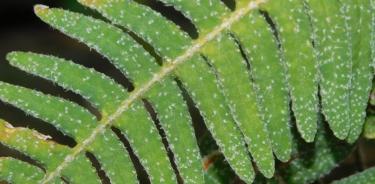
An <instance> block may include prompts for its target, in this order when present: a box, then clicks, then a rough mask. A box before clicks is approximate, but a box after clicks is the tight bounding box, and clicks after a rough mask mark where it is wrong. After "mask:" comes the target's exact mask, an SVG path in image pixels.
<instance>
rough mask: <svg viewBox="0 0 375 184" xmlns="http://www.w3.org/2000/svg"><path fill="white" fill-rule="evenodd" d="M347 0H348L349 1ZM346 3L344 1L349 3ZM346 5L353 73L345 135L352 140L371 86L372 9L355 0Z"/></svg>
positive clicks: (357, 130)
mask: <svg viewBox="0 0 375 184" xmlns="http://www.w3.org/2000/svg"><path fill="white" fill-rule="evenodd" d="M350 2H351V1H350ZM350 2H346V3H347V4H350ZM351 4H353V5H352V6H351V7H350V10H349V11H352V12H351V13H350V15H353V16H352V17H350V20H351V21H350V25H351V30H350V31H351V34H352V56H353V68H352V70H353V76H352V81H351V91H350V92H351V93H350V109H351V114H350V115H351V119H350V121H351V129H350V133H349V136H348V138H347V140H348V142H351V143H353V142H354V141H355V140H357V138H358V136H359V135H360V134H361V132H362V127H363V123H364V121H365V117H366V107H367V102H368V99H369V98H368V97H369V93H370V90H371V85H372V78H373V74H374V69H373V67H372V62H373V61H372V60H371V59H372V56H371V50H373V49H372V48H371V43H370V42H368V41H369V40H371V35H373V30H372V29H375V28H374V26H373V25H371V24H368V23H369V22H371V19H372V16H373V15H372V14H373V11H374V9H372V8H371V4H370V1H356V2H355V3H351Z"/></svg>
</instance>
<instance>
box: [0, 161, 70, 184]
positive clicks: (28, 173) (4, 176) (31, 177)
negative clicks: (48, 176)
mask: <svg viewBox="0 0 375 184" xmlns="http://www.w3.org/2000/svg"><path fill="white" fill-rule="evenodd" d="M0 169H1V172H0V180H3V181H6V182H9V183H16V184H17V183H37V182H38V181H39V180H41V179H42V178H43V175H44V173H43V171H42V169H40V168H38V167H36V166H33V165H30V164H28V163H26V162H23V161H20V160H17V159H14V158H11V157H1V158H0ZM15 171H17V173H14V172H15ZM52 183H53V184H63V181H61V180H60V179H56V181H54V182H52Z"/></svg>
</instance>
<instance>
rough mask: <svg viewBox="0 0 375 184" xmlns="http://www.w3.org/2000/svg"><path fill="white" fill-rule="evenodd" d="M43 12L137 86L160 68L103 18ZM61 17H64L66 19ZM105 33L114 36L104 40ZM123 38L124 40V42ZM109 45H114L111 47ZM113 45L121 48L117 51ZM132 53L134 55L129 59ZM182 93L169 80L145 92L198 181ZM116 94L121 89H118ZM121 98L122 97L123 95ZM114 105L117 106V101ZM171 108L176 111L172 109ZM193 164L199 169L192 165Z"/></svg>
mask: <svg viewBox="0 0 375 184" xmlns="http://www.w3.org/2000/svg"><path fill="white" fill-rule="evenodd" d="M39 16H40V17H41V18H42V19H43V20H44V21H46V22H48V23H50V24H51V25H53V26H54V27H56V28H58V29H60V30H62V31H63V32H65V33H66V34H68V35H71V36H72V37H74V38H79V39H80V40H81V41H83V42H85V43H86V44H87V45H88V46H90V47H93V48H94V49H96V50H97V51H98V52H100V53H101V54H103V55H106V56H107V57H108V58H109V59H110V60H111V61H112V63H113V64H114V65H115V66H117V67H118V68H119V69H120V70H121V71H122V72H123V74H124V75H127V76H129V77H130V78H131V79H132V81H133V83H134V84H135V87H137V86H138V84H141V83H144V80H145V79H148V78H151V76H152V73H154V72H155V71H156V70H157V69H158V68H159V66H157V64H156V62H155V61H153V60H154V59H153V58H152V57H151V56H150V55H149V54H145V51H144V50H143V48H141V46H140V45H138V44H137V43H134V41H133V40H130V38H128V37H126V35H125V34H123V33H122V32H120V31H119V30H118V29H117V28H115V27H113V26H110V25H108V24H106V23H104V22H102V21H97V20H94V19H92V18H89V17H85V16H82V15H78V14H75V13H71V12H68V11H63V10H57V9H56V10H53V9H52V10H50V11H49V12H48V13H43V14H39ZM59 17H64V19H61V18H59ZM77 17H79V21H76V19H77ZM67 25H69V26H67ZM77 25H80V26H77ZM92 27H96V28H97V30H94V31H93V32H90V33H89V34H87V33H86V31H85V30H87V29H90V28H92ZM101 35H112V36H111V37H109V39H105V41H102V40H103V39H101ZM119 40H123V42H121V41H119ZM108 45H112V46H113V47H111V48H110V47H108ZM109 48H110V49H109ZM113 48H118V49H114V51H113ZM116 51H117V52H116ZM130 53H131V54H132V55H133V56H134V57H132V58H130V59H126V58H127V56H128V55H129V54H130ZM180 93H181V92H180V91H179V89H178V87H177V84H176V83H175V82H172V81H171V80H166V81H165V82H164V83H162V85H158V86H154V88H153V89H152V91H150V92H148V93H147V94H145V96H146V97H147V98H149V99H150V101H151V102H152V104H153V106H154V107H155V110H156V111H157V113H158V114H161V116H159V120H160V122H161V125H162V126H163V128H164V130H165V132H166V135H167V138H168V140H169V143H170V145H171V146H170V148H171V150H172V151H173V152H174V154H175V158H176V162H177V166H178V167H179V169H180V173H181V175H182V176H183V177H184V179H185V180H186V181H190V180H192V181H195V182H197V181H201V180H202V178H203V175H202V173H203V172H202V169H201V161H200V155H199V152H198V147H197V143H196V141H195V135H194V134H193V132H194V131H193V129H192V126H191V120H190V119H189V115H188V111H187V107H186V106H185V105H184V104H185V103H184V101H183V99H182V97H181V94H180ZM113 94H118V93H116V92H114V93H113ZM121 98H122V97H119V99H121ZM109 101H111V100H106V102H109ZM111 105H112V106H115V104H111ZM172 105H173V106H172ZM171 108H172V109H174V111H171V110H172V109H171ZM176 122H179V123H176ZM186 148H190V151H191V152H190V153H187V152H186V151H187V150H186ZM193 165H194V168H195V169H191V168H192V166H193ZM185 175H186V176H185Z"/></svg>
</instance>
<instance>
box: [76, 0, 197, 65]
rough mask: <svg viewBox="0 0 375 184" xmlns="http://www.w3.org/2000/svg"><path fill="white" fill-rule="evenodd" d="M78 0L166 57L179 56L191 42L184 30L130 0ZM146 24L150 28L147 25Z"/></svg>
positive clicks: (169, 58)
mask: <svg viewBox="0 0 375 184" xmlns="http://www.w3.org/2000/svg"><path fill="white" fill-rule="evenodd" d="M78 2H80V3H81V4H83V5H85V6H88V7H90V8H93V9H95V10H97V11H98V12H100V13H101V14H102V15H103V16H105V17H106V18H107V19H109V20H111V21H112V22H113V23H114V24H118V25H121V26H123V27H124V28H126V29H129V30H130V31H132V32H134V33H135V34H137V35H138V36H139V37H142V38H143V39H144V40H147V42H148V43H150V44H151V45H153V46H154V48H155V50H156V51H157V52H158V53H160V54H162V55H161V56H162V57H163V58H165V59H166V60H171V59H173V58H174V57H177V56H179V55H180V54H181V53H182V52H183V51H184V50H185V49H187V47H188V46H189V45H190V44H191V40H190V38H189V37H188V36H187V34H184V32H182V31H180V30H179V28H178V27H177V26H176V25H175V24H173V23H171V22H170V21H167V20H166V19H165V18H163V17H162V16H161V15H160V14H158V13H156V12H155V11H152V10H151V9H149V8H147V7H146V6H142V5H139V4H137V3H136V2H134V1H130V0H118V1H110V0H94V1H93V0H78ZM146 22H147V24H145V23H146ZM150 26H151V27H152V29H149V28H150ZM166 53H168V54H166Z"/></svg>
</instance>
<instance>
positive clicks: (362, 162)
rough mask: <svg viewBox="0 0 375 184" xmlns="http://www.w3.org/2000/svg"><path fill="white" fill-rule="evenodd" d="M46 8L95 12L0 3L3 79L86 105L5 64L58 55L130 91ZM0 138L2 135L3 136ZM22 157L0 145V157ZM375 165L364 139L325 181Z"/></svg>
mask: <svg viewBox="0 0 375 184" xmlns="http://www.w3.org/2000/svg"><path fill="white" fill-rule="evenodd" d="M35 4H44V5H48V6H51V7H63V8H65V9H70V10H73V11H80V12H84V13H86V14H92V12H90V11H89V10H87V9H84V8H82V7H80V6H79V5H78V4H77V3H76V2H75V1H74V0H54V1H51V0H1V1H0V81H5V82H9V83H13V84H17V85H20V86H25V87H28V88H32V89H38V90H40V91H42V92H44V93H47V94H52V95H56V96H60V97H63V98H66V99H69V100H72V101H74V102H76V103H79V104H81V105H84V106H87V103H86V102H85V100H83V99H82V98H81V97H80V96H78V95H76V94H73V93H71V92H68V91H65V90H63V89H62V88H60V87H58V86H56V85H54V84H52V83H51V82H48V81H46V80H43V79H40V78H37V77H33V76H31V75H29V74H27V73H25V72H22V71H20V70H18V69H16V68H13V67H11V66H10V65H9V64H8V62H7V61H6V60H5V56H6V53H8V52H10V51H14V50H21V51H33V52H38V53H43V54H51V55H55V56H58V57H62V58H66V59H70V60H73V61H74V62H77V63H80V64H82V65H85V66H86V67H92V68H95V69H96V70H98V71H100V72H103V73H105V74H107V75H109V76H111V77H112V78H114V79H115V80H116V81H117V82H118V83H120V84H122V85H123V86H124V87H126V88H129V84H128V81H127V79H126V78H124V77H123V76H122V75H121V74H120V72H119V71H118V70H116V69H115V68H114V67H113V66H111V65H110V64H108V62H107V61H106V60H105V59H104V58H103V57H101V56H100V55H98V54H97V53H95V52H93V51H90V49H89V48H87V47H86V46H84V45H82V44H79V43H78V42H77V41H75V40H72V39H70V38H69V37H67V36H64V35H63V34H61V33H59V32H58V31H56V30H53V29H52V28H50V27H49V26H48V25H47V24H45V23H43V22H42V21H40V20H39V19H38V18H37V17H36V16H35V15H34V13H33V5H35ZM0 118H1V119H5V120H7V121H9V122H10V123H12V124H13V125H14V126H23V127H29V128H32V129H36V130H38V131H39V132H41V133H44V134H48V135H51V136H52V139H53V140H54V141H57V142H59V143H60V144H64V145H68V146H74V145H75V142H74V140H73V139H71V138H69V137H66V136H64V135H62V134H61V133H60V132H59V131H57V130H56V129H55V128H54V127H53V126H51V125H48V124H47V123H45V122H42V121H40V120H38V119H36V118H32V117H30V116H28V115H26V114H25V113H23V112H22V111H20V110H18V109H16V108H14V107H11V106H9V105H6V104H4V103H2V102H0ZM0 136H1V135H0ZM10 154H12V155H16V157H17V155H18V157H22V156H20V155H19V154H18V153H16V152H13V151H9V150H7V149H6V148H5V147H4V146H1V145H0V156H6V155H10ZM373 165H375V144H374V141H369V140H364V139H361V140H360V141H359V144H358V146H357V148H356V150H355V151H354V152H353V153H352V154H351V155H350V156H349V157H348V159H346V160H345V161H344V162H343V163H342V164H341V165H340V167H338V168H337V169H335V170H334V171H333V172H332V173H331V174H330V175H328V176H327V177H325V178H324V179H323V180H321V181H320V182H321V183H326V182H327V181H330V180H332V179H336V178H340V177H342V176H345V175H348V174H351V173H353V172H356V171H361V170H363V169H365V168H368V167H370V166H373Z"/></svg>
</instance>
